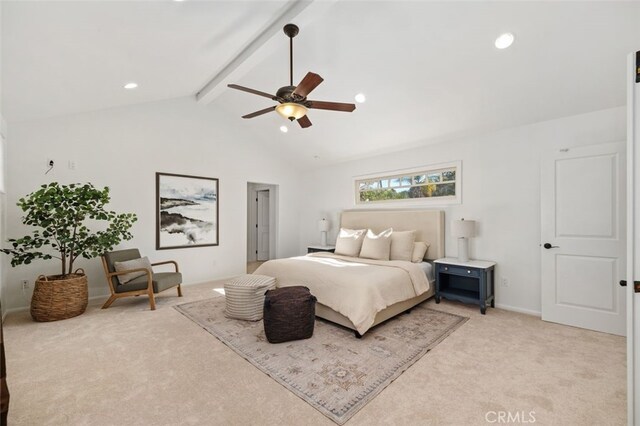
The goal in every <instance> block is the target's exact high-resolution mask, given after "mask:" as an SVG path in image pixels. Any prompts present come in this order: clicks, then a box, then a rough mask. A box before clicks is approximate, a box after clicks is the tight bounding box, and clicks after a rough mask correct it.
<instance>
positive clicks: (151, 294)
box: [149, 291, 156, 311]
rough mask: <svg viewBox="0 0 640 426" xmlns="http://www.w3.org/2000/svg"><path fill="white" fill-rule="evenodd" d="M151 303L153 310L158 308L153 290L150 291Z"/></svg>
mask: <svg viewBox="0 0 640 426" xmlns="http://www.w3.org/2000/svg"><path fill="white" fill-rule="evenodd" d="M149 305H151V310H152V311H155V310H156V299H155V298H154V296H153V291H150V292H149Z"/></svg>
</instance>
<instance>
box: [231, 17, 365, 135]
mask: <svg viewBox="0 0 640 426" xmlns="http://www.w3.org/2000/svg"><path fill="white" fill-rule="evenodd" d="M283 30H284V33H285V34H286V35H287V37H289V86H283V87H281V88H279V89H278V91H277V92H276V94H275V95H271V94H269V93H265V92H261V91H259V90H254V89H250V88H248V87H243V86H239V85H237V84H229V85H228V87H230V88H232V89H236V90H242V91H243V92H248V93H253V94H254V95H258V96H264V97H265V98H269V99H271V100H274V101H277V102H278V103H279V105H275V106H272V107H269V108H265V109H261V110H260V111H256V112H252V113H251V114H247V115H243V116H242V118H253V117H257V116H259V115H262V114H266V113H268V112H271V111H276V112H277V113H278V114H280V115H281V116H283V117H284V118H288V119H289V120H291V121H293V120H297V121H298V123H299V124H300V127H302V128H306V127H309V126H311V120H309V117H307V110H308V109H326V110H330V111H344V112H352V111H353V110H354V109H356V106H355V104H346V103H341V102H325V101H312V100H309V99H307V95H308V94H309V93H311V91H312V90H313V89H315V88H316V87H318V85H319V84H320V83H322V81H323V78H322V77H320V76H319V75H318V74H314V73H312V72H308V73H307V75H305V76H304V78H303V79H302V81H301V82H300V84H298V85H297V86H294V85H293V38H294V37H295V36H296V35H298V32H299V28H298V27H297V26H296V25H294V24H287V25H285V26H284V28H283Z"/></svg>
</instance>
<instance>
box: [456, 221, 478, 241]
mask: <svg viewBox="0 0 640 426" xmlns="http://www.w3.org/2000/svg"><path fill="white" fill-rule="evenodd" d="M451 234H453V237H454V238H471V237H473V236H475V235H476V221H475V220H464V219H462V220H454V221H453V223H452V224H451Z"/></svg>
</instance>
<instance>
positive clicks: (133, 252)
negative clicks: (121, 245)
mask: <svg viewBox="0 0 640 426" xmlns="http://www.w3.org/2000/svg"><path fill="white" fill-rule="evenodd" d="M136 260H138V261H140V263H143V264H144V262H143V259H142V258H141V257H140V252H139V251H138V249H128V250H118V251H112V252H108V253H105V254H103V255H102V266H103V267H104V273H105V275H106V277H107V282H108V283H109V289H110V290H111V297H109V300H107V301H106V302H105V304H104V305H103V306H102V309H106V308H108V307H109V306H111V304H112V303H113V302H114V301H115V300H116V299H119V298H121V297H128V296H140V295H143V294H147V295H149V305H150V306H151V310H152V311H153V310H155V309H156V302H155V299H154V293H160V292H161V291H164V290H167V289H169V288H171V287H176V286H177V287H178V297H182V288H181V284H182V274H181V273H180V271H179V269H178V264H177V263H176V262H175V261H173V260H168V261H165V262H157V263H151V264H149V263H148V260H147V261H146V262H147V264H148V266H158V265H166V264H173V266H174V267H175V272H153V269H152V268H150V267H144V266H141V267H135V268H131V269H124V270H123V269H122V268H121V267H120V266H121V265H119V267H118V269H120V270H119V271H117V270H116V262H129V261H136ZM133 263H138V262H133ZM128 274H131V275H128ZM132 275H133V276H134V277H133V278H131V277H132ZM124 276H127V278H130V279H129V280H128V281H126V282H125V283H124V284H122V283H121V281H120V280H121V279H122V278H120V279H119V277H124Z"/></svg>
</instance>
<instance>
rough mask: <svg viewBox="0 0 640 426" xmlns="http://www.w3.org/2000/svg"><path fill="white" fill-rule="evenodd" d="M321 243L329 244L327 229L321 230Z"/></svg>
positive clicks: (324, 245) (323, 244)
mask: <svg viewBox="0 0 640 426" xmlns="http://www.w3.org/2000/svg"><path fill="white" fill-rule="evenodd" d="M320 245H321V246H322V247H326V246H327V231H322V232H320Z"/></svg>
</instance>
